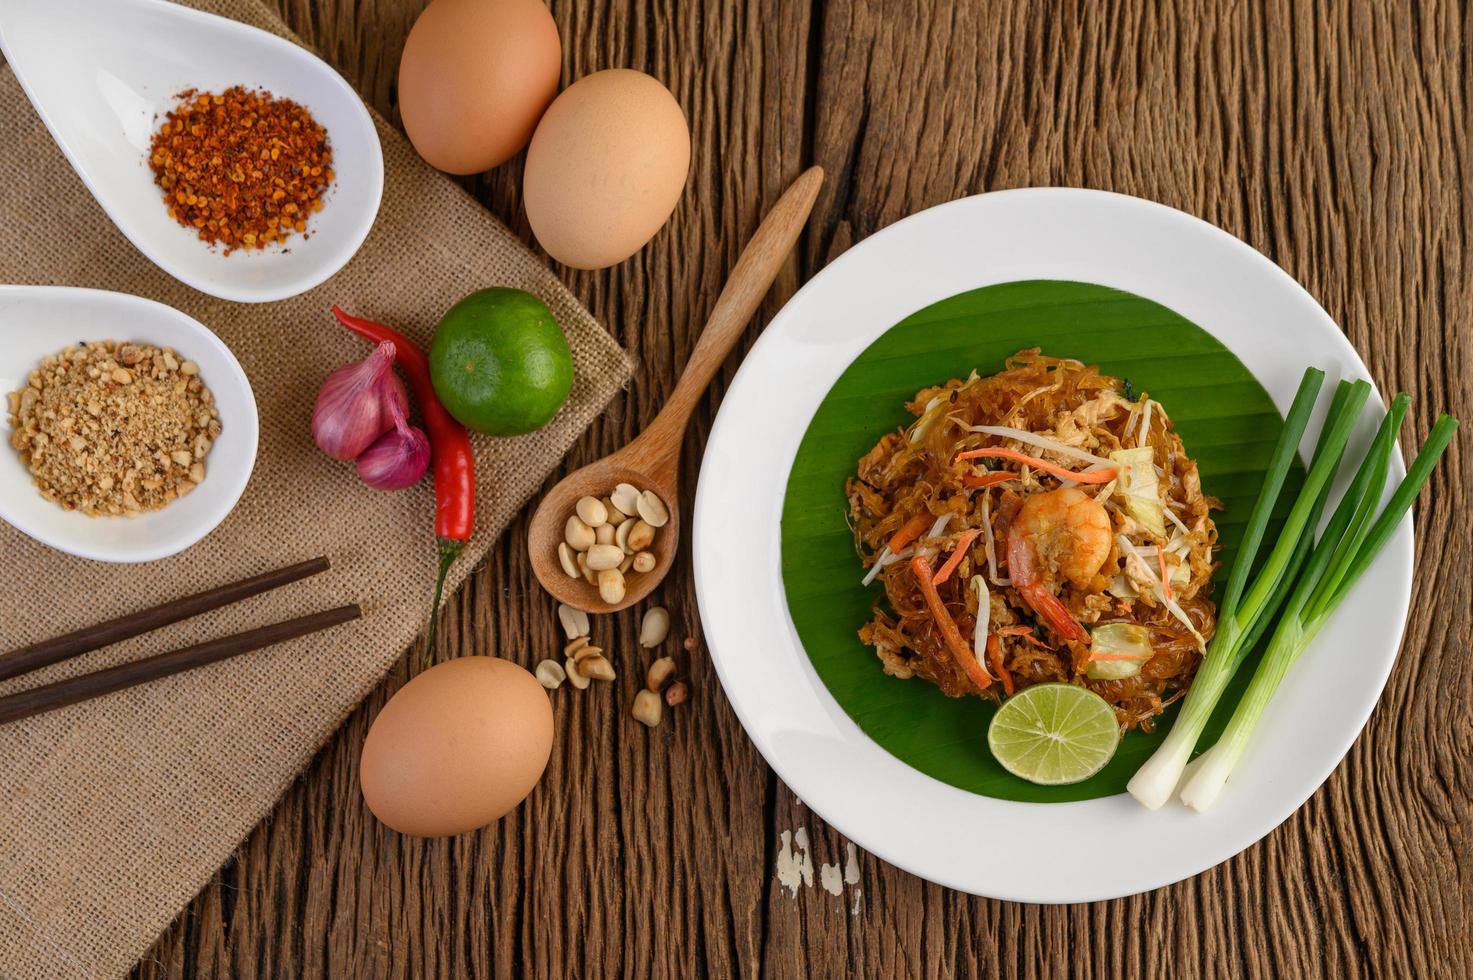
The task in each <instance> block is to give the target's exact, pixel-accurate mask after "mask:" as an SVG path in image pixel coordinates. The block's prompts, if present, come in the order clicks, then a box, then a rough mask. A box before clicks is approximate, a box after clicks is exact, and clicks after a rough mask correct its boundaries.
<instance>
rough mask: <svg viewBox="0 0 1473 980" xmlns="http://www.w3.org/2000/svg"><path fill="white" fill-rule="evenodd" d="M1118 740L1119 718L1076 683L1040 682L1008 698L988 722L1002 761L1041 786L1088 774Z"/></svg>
mask: <svg viewBox="0 0 1473 980" xmlns="http://www.w3.org/2000/svg"><path fill="white" fill-rule="evenodd" d="M1118 744H1120V723H1119V722H1117V721H1116V720H1115V712H1114V710H1113V709H1111V707H1110V705H1109V704H1107V703H1106V701H1105V699H1104V698H1102V697H1100V696H1099V695H1098V694H1095V693H1094V692H1093V691H1089V690H1086V689H1085V688H1082V687H1076V686H1075V685H1073V684H1038V685H1035V686H1033V687H1030V688H1027V689H1025V690H1023V691H1019V692H1018V693H1017V694H1015V695H1013V696H1012V697H1010V698H1008V699H1007V701H1006V702H1004V703H1003V706H1002V707H1001V708H999V709H998V710H997V714H995V715H993V716H992V724H991V725H989V726H988V727H987V745H988V747H989V748H991V749H992V754H993V756H994V757H996V759H997V761H998V762H1000V763H1001V764H1002V767H1003V768H1004V769H1006V770H1007V771H1008V772H1010V773H1012V774H1013V775H1014V776H1019V777H1021V778H1023V779H1026V780H1028V781H1029V782H1030V783H1038V784H1039V785H1041V786H1060V785H1063V784H1064V783H1077V782H1079V781H1080V780H1084V779H1088V778H1089V777H1091V776H1093V775H1094V774H1095V773H1097V772H1099V771H1100V770H1101V769H1103V768H1104V767H1105V763H1107V762H1109V761H1110V758H1111V757H1112V756H1113V755H1114V754H1115V747H1116V746H1117V745H1118Z"/></svg>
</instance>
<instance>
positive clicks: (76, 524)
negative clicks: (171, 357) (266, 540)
mask: <svg viewBox="0 0 1473 980" xmlns="http://www.w3.org/2000/svg"><path fill="white" fill-rule="evenodd" d="M88 340H118V341H123V340H138V341H145V342H147V343H150V344H154V345H158V346H168V347H172V348H174V350H176V351H178V352H179V354H180V355H181V356H183V357H186V358H189V359H192V360H193V361H195V362H196V363H197V364H199V369H200V377H201V378H202V379H203V380H204V382H205V384H206V385H208V386H209V389H210V391H211V392H213V393H214V395H215V404H216V407H217V410H218V411H219V414H220V437H219V438H218V439H216V440H215V445H214V446H213V447H212V448H211V450H210V454H209V456H207V457H206V458H205V480H204V482H203V483H201V484H200V485H199V487H198V488H197V489H196V490H194V491H193V492H192V493H190V494H188V495H186V496H184V497H182V498H180V499H178V500H175V501H174V502H173V503H171V504H169V505H168V506H167V507H164V508H163V509H162V510H156V511H150V512H149V513H146V514H143V515H141V516H139V517H135V518H131V519H130V518H126V517H88V516H86V515H85V514H82V513H79V512H77V511H70V512H68V511H65V510H62V509H61V507H59V506H57V505H56V504H54V503H52V502H51V501H49V500H47V499H45V498H44V497H42V496H41V494H40V493H38V492H37V490H36V487H35V485H34V483H33V482H32V480H31V475H30V473H29V471H27V469H26V468H25V466H24V465H23V464H22V463H21V461H20V456H19V455H18V454H17V453H16V452H15V450H13V449H11V448H10V427H9V425H8V424H6V425H5V426H4V432H5V439H4V444H3V446H0V518H3V519H4V520H5V521H7V522H9V523H10V524H12V525H14V526H15V527H16V528H18V529H20V530H21V531H24V532H25V533H26V534H29V535H30V536H31V537H33V538H35V539H36V540H38V541H41V542H44V543H45V544H48V545H50V546H51V547H53V548H57V549H59V550H61V551H65V552H68V553H70V554H73V555H80V556H81V557H83V558H94V559H96V560H98V561H112V562H141V561H153V560H154V559H157V558H166V557H168V556H169V555H172V554H175V553H177V552H180V551H183V550H184V549H185V548H188V547H189V546H190V545H192V544H194V543H195V542H196V541H198V540H199V539H201V538H203V537H204V536H205V535H206V534H209V533H210V532H211V531H212V530H214V529H215V526H216V525H218V524H219V523H220V522H221V521H222V520H224V519H225V515H226V514H229V513H230V510H231V508H233V507H234V506H235V503H236V501H237V500H239V499H240V495H241V494H242V493H243V492H244V491H245V488H246V483H247V482H248V481H249V480H250V476H251V468H252V467H253V466H254V465H255V462H256V442H257V439H258V436H259V428H258V425H259V421H258V418H257V415H256V399H255V396H254V395H253V394H251V385H250V382H249V381H248V380H247V379H246V376H245V372H244V371H242V370H241V367H240V362H239V361H237V360H236V359H235V355H234V354H232V353H230V349H229V348H228V347H226V346H225V344H224V343H222V342H221V340H220V338H218V337H216V336H215V335H214V334H213V333H211V332H210V331H209V330H208V329H206V328H205V327H204V326H203V325H201V324H200V323H199V322H198V321H197V320H194V319H192V318H190V317H187V316H185V315H184V314H183V313H180V312H179V311H178V310H176V309H174V308H172V307H169V306H164V305H163V304H162V303H155V302H153V301H152V300H147V299H141V298H139V297H137V296H129V295H126V294H124V293H110V292H105V291H102V290H97V289H72V288H68V287H64V286H0V350H3V351H4V352H5V356H4V357H3V358H0V392H5V393H8V392H12V391H18V390H19V389H21V388H22V387H24V386H25V384H26V377H27V376H28V375H29V374H30V372H31V371H32V370H33V369H34V368H35V367H36V366H37V365H38V364H39V363H40V361H41V358H43V357H45V356H46V355H47V354H54V353H56V352H57V351H59V350H61V349H62V348H63V347H65V346H66V345H67V344H72V343H76V342H78V341H88ZM8 416H9V413H8V412H6V413H5V415H4V420H5V421H7V422H8Z"/></svg>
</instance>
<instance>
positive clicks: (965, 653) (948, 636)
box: [910, 555, 992, 691]
mask: <svg viewBox="0 0 1473 980" xmlns="http://www.w3.org/2000/svg"><path fill="white" fill-rule="evenodd" d="M910 570H911V571H912V572H914V573H915V577H916V584H917V585H918V586H920V589H921V595H923V596H925V598H926V605H927V607H929V608H930V610H931V616H932V618H934V619H935V620H936V628H937V629H939V630H941V638H942V639H943V640H945V641H946V646H947V649H949V650H950V651H951V655H952V657H954V658H955V659H956V663H957V666H958V667H960V668H961V669H962V670H963V671H965V672H966V675H967V676H968V677H970V678H971V679H972V683H973V684H976V685H977V687H978V689H979V690H983V691H985V690H987V688H988V686H989V685H990V684H991V683H992V678H991V677H989V676H987V671H985V670H983V669H982V665H981V664H980V663H978V662H977V657H976V656H975V655H974V654H973V653H972V651H971V650H969V649H967V644H966V643H965V642H964V641H963V640H962V634H961V631H960V630H958V629H957V628H956V621H955V620H953V619H952V618H951V613H949V612H947V611H946V604H945V603H943V602H942V601H941V593H939V592H937V591H936V583H935V581H934V580H932V578H931V566H930V564H929V563H928V562H927V561H926V559H925V557H924V556H922V555H916V556H915V557H914V558H912V559H911V560H910Z"/></svg>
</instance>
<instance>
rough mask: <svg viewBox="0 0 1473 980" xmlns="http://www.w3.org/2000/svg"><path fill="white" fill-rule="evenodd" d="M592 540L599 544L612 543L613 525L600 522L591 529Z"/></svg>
mask: <svg viewBox="0 0 1473 980" xmlns="http://www.w3.org/2000/svg"><path fill="white" fill-rule="evenodd" d="M593 540H594V541H596V542H597V543H599V544H613V543H614V525H612V524H600V525H599V526H598V527H596V528H594V529H593Z"/></svg>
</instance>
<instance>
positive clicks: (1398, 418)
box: [1181, 394, 1458, 811]
mask: <svg viewBox="0 0 1473 980" xmlns="http://www.w3.org/2000/svg"><path fill="white" fill-rule="evenodd" d="M1409 402H1410V398H1409V397H1408V396H1407V395H1405V394H1403V395H1399V396H1397V398H1396V400H1395V401H1394V402H1393V403H1392V406H1391V410H1390V411H1389V412H1387V413H1386V418H1385V419H1384V420H1383V421H1382V423H1381V427H1380V429H1379V430H1377V433H1376V438H1375V440H1374V441H1373V442H1372V444H1371V448H1370V449H1369V450H1368V451H1367V452H1366V456H1365V458H1364V460H1362V462H1361V465H1360V469H1359V470H1358V471H1357V473H1356V475H1355V479H1354V480H1352V481H1351V485H1350V486H1349V487H1348V488H1347V489H1346V491H1345V496H1344V497H1343V498H1342V499H1341V501H1340V506H1339V507H1337V508H1336V509H1335V513H1334V515H1333V516H1332V517H1331V518H1330V523H1329V524H1328V525H1327V526H1326V528H1325V533H1324V534H1323V535H1322V536H1321V538H1320V542H1319V544H1318V545H1316V546H1315V548H1314V551H1313V553H1312V555H1311V557H1310V559H1309V564H1308V565H1307V566H1306V567H1305V569H1304V572H1303V574H1302V575H1301V577H1300V579H1299V581H1298V583H1296V584H1295V586H1294V591H1293V594H1292V595H1291V597H1290V598H1289V601H1288V603H1287V605H1286V606H1285V609H1284V614H1283V617H1282V618H1281V619H1280V621H1279V624H1278V626H1277V628H1276V629H1275V630H1274V634H1273V638H1272V639H1270V640H1269V645H1268V650H1267V651H1266V652H1265V653H1264V655H1263V660H1262V662H1260V663H1259V665H1258V669H1257V670H1256V671H1255V672H1254V674H1253V680H1252V681H1251V682H1250V683H1249V685H1248V690H1247V691H1246V692H1244V694H1243V700H1242V701H1241V702H1239V704H1238V707H1237V710H1236V711H1234V712H1233V717H1232V719H1231V720H1230V721H1229V722H1228V725H1227V728H1226V729H1224V730H1223V733H1222V738H1221V739H1219V740H1218V742H1217V744H1216V745H1214V746H1213V747H1212V748H1211V749H1209V750H1208V751H1207V752H1206V753H1204V754H1203V756H1202V758H1201V759H1199V760H1198V762H1197V764H1196V765H1195V771H1194V772H1193V774H1192V776H1191V778H1189V779H1188V780H1187V782H1186V785H1185V786H1184V787H1183V788H1182V794H1181V798H1182V802H1183V803H1185V804H1187V805H1188V806H1190V807H1191V808H1192V809H1194V810H1198V811H1203V810H1206V809H1207V808H1208V807H1210V806H1211V805H1212V804H1213V802H1214V801H1215V800H1216V799H1217V797H1218V794H1219V793H1221V791H1222V787H1223V784H1224V783H1225V782H1226V781H1227V778H1228V776H1229V775H1230V774H1231V773H1232V770H1233V767H1234V766H1235V765H1236V764H1237V762H1238V760H1239V758H1241V757H1242V754H1243V750H1244V748H1245V747H1246V746H1247V744H1248V739H1249V736H1250V735H1251V734H1252V732H1253V729H1254V727H1255V726H1256V725H1257V724H1258V721H1259V719H1260V718H1261V717H1262V715H1263V711H1264V708H1266V707H1267V705H1268V702H1269V700H1270V699H1271V698H1272V697H1273V696H1274V693H1275V692H1276V691H1277V690H1278V687H1279V684H1280V682H1281V681H1282V680H1283V679H1284V675H1285V674H1287V673H1288V671H1289V668H1290V667H1291V666H1293V664H1294V662H1295V661H1296V660H1297V659H1298V658H1299V655H1300V654H1302V653H1303V652H1304V649H1305V647H1307V646H1309V643H1310V641H1311V640H1313V639H1314V637H1315V635H1316V634H1318V633H1319V631H1320V629H1321V628H1322V627H1323V626H1324V625H1325V623H1326V622H1328V621H1329V618H1330V617H1331V616H1332V615H1334V612H1335V609H1336V608H1337V607H1338V606H1339V604H1340V603H1341V602H1342V601H1344V599H1345V597H1346V596H1347V595H1348V594H1349V592H1350V591H1351V589H1352V588H1354V586H1355V583H1356V581H1357V580H1358V579H1359V578H1360V576H1361V575H1362V574H1363V573H1364V572H1365V570H1366V569H1367V568H1369V567H1370V565H1371V563H1372V562H1373V561H1375V559H1376V556H1377V555H1378V554H1379V553H1380V551H1381V549H1382V548H1383V547H1384V546H1385V545H1386V542H1387V541H1389V540H1390V539H1391V535H1392V534H1393V533H1394V532H1395V531H1396V527H1397V525H1398V524H1400V523H1401V519H1402V517H1404V516H1405V515H1406V512H1407V511H1408V510H1409V509H1410V508H1411V505H1412V501H1413V500H1415V499H1416V496H1417V494H1418V493H1419V492H1420V491H1421V489H1422V487H1423V485H1424V484H1426V482H1427V480H1428V478H1429V477H1430V476H1431V475H1432V469H1433V467H1435V466H1436V465H1437V461H1438V460H1439V459H1440V458H1441V457H1442V454H1443V452H1444V450H1446V449H1447V445H1448V442H1449V441H1451V439H1452V436H1453V432H1454V431H1455V430H1456V429H1457V427H1458V422H1457V420H1456V419H1454V418H1452V417H1451V416H1448V415H1444V416H1442V417H1440V418H1439V419H1438V420H1437V422H1436V424H1435V425H1433V427H1432V431H1431V433H1430V434H1429V435H1428V436H1427V441H1426V442H1424V443H1423V444H1422V449H1421V451H1420V452H1418V453H1417V458H1416V460H1415V461H1413V463H1412V467H1411V469H1410V470H1409V471H1408V472H1407V475H1406V477H1405V478H1404V479H1403V480H1402V481H1401V483H1400V484H1399V485H1398V486H1397V488H1396V491H1395V492H1394V493H1393V494H1392V495H1391V499H1390V501H1388V503H1387V504H1386V507H1385V509H1383V510H1382V512H1381V516H1380V517H1378V518H1376V520H1375V522H1374V523H1372V521H1371V515H1372V514H1373V513H1374V512H1375V508H1376V505H1377V504H1378V503H1379V502H1380V498H1381V491H1382V488H1383V487H1384V486H1385V483H1386V467H1387V464H1388V463H1389V461H1390V458H1391V453H1392V451H1393V450H1394V449H1395V446H1396V433H1397V431H1398V430H1399V429H1400V428H1401V422H1402V418H1403V416H1404V415H1405V414H1406V409H1407V404H1408V403H1409Z"/></svg>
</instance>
